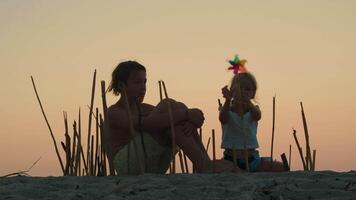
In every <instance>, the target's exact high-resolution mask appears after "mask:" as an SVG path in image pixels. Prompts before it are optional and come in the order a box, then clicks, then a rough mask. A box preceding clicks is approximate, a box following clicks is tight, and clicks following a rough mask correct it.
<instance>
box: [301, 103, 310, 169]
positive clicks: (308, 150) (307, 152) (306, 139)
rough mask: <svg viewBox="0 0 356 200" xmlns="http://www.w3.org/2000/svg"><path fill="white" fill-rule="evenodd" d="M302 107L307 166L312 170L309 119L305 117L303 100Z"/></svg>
mask: <svg viewBox="0 0 356 200" xmlns="http://www.w3.org/2000/svg"><path fill="white" fill-rule="evenodd" d="M300 107H301V113H302V119H303V127H304V134H305V143H306V157H307V159H306V162H307V168H308V169H309V170H310V169H311V168H312V166H313V162H312V157H311V151H310V142H309V132H308V124H307V120H306V118H305V113H304V108H303V102H300Z"/></svg>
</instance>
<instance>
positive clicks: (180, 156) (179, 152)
mask: <svg viewBox="0 0 356 200" xmlns="http://www.w3.org/2000/svg"><path fill="white" fill-rule="evenodd" d="M178 156H179V162H180V169H181V171H182V173H185V170H184V163H183V155H182V151H181V150H180V149H179V150H178Z"/></svg>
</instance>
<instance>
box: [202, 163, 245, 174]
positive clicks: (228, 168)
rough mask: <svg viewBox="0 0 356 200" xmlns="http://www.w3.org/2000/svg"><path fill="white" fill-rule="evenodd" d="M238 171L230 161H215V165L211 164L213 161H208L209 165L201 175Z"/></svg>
mask: <svg viewBox="0 0 356 200" xmlns="http://www.w3.org/2000/svg"><path fill="white" fill-rule="evenodd" d="M239 171H240V169H239V168H238V167H237V166H235V165H234V164H233V163H232V162H230V161H227V160H215V163H213V161H210V164H209V165H208V167H206V168H205V169H204V170H203V171H202V173H223V172H239Z"/></svg>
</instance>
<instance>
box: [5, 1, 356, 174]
mask: <svg viewBox="0 0 356 200" xmlns="http://www.w3.org/2000/svg"><path fill="white" fill-rule="evenodd" d="M355 9H356V1H353V0H341V1H331V0H329V1H327V0H311V1H307V0H300V1H282V0H272V1H248V2H247V1H236V0H231V1H206V0H204V1H163V0H160V1H158V0H157V1H134V0H133V1H63V0H53V1H44V0H38V1H35V0H27V1H20V0H1V1H0V33H1V37H0V69H1V73H0V84H1V86H0V94H1V96H2V97H1V100H0V101H1V102H0V128H1V133H0V159H1V164H0V175H2V174H7V173H11V172H15V171H18V170H25V169H27V168H28V167H29V166H31V164H32V163H33V162H34V161H35V160H36V159H38V158H39V157H42V159H41V160H40V161H39V163H38V164H37V165H36V166H35V167H34V168H33V169H32V170H31V174H32V175H35V176H49V175H60V174H61V173H60V167H59V164H58V161H57V157H56V155H55V152H54V148H53V144H52V140H51V138H50V134H49V131H48V129H47V127H46V124H45V122H44V119H43V117H42V114H41V112H40V108H39V106H38V103H37V100H36V97H35V94H34V91H33V89H32V85H31V80H30V76H31V75H33V76H34V78H35V81H36V83H37V89H38V91H39V94H40V97H41V98H42V102H43V104H44V108H45V111H46V114H47V117H48V119H49V121H50V123H51V125H52V128H53V131H54V133H55V136H56V138H57V141H60V140H63V133H64V125H63V117H62V112H63V111H64V110H65V111H67V112H68V116H69V120H70V122H71V123H72V122H73V120H75V119H76V117H77V115H78V114H77V112H78V108H79V107H81V108H82V110H83V115H84V116H86V117H84V119H85V120H86V119H87V113H88V109H87V105H88V104H89V102H90V91H91V80H92V76H93V72H94V69H97V71H98V74H97V77H98V81H99V80H105V81H106V82H109V81H110V75H111V71H112V70H113V69H114V67H115V66H116V65H117V64H118V63H119V62H120V61H125V60H136V61H139V62H141V63H142V64H144V65H145V66H146V68H147V71H148V72H147V73H148V79H149V80H148V85H147V87H148V91H147V95H146V99H145V101H146V102H148V103H152V104H156V103H157V102H158V100H159V93H158V84H157V81H158V80H160V79H163V80H165V82H166V85H167V88H168V92H169V95H170V96H171V97H173V98H175V99H177V100H180V101H183V102H185V103H186V104H187V105H188V106H189V107H199V108H201V109H202V110H203V111H204V113H205V117H206V120H205V125H204V129H203V130H204V131H203V133H204V134H205V137H204V141H205V142H206V141H207V140H208V137H209V136H210V132H211V129H213V128H214V129H216V130H217V135H218V139H217V142H218V143H220V141H221V140H220V137H219V136H220V125H219V122H218V112H217V98H221V91H220V89H221V88H222V87H223V86H224V85H226V84H228V83H229V81H230V78H231V77H232V75H231V73H229V72H227V71H226V68H227V67H228V63H227V60H228V59H230V58H232V57H233V56H234V55H235V54H239V55H240V57H241V58H244V59H247V60H248V63H247V68H248V69H249V70H250V71H251V72H252V73H253V74H254V75H255V76H256V78H257V81H258V84H259V89H258V91H257V101H258V103H259V105H260V107H261V109H262V120H261V121H260V124H259V132H258V138H259V142H260V146H261V148H260V151H261V154H262V155H266V156H268V155H269V152H270V144H271V129H272V97H273V96H274V95H276V96H277V99H276V102H277V106H276V107H277V108H276V109H277V111H276V112H277V113H276V132H275V135H276V138H275V153H274V155H277V156H278V155H279V154H281V153H283V152H286V153H287V152H288V150H289V145H290V144H292V145H293V147H292V169H293V170H300V169H302V166H301V161H300V159H299V155H297V149H296V147H295V142H294V140H293V137H292V128H295V129H296V130H297V134H298V136H299V140H300V141H301V143H302V144H303V147H304V137H303V134H304V132H303V127H302V120H301V115H300V106H299V102H300V101H303V104H304V108H305V112H306V116H307V120H308V125H309V133H310V141H311V145H312V149H316V150H317V158H316V159H317V163H316V168H317V170H334V171H349V170H352V169H353V170H355V169H356V157H355V156H352V155H353V153H354V152H355V151H356V145H355V144H356V137H355V134H356V126H355V124H354V123H355V119H356V104H355V102H356V90H355V89H354V87H355V86H356V79H355V78H354V74H355V73H356V68H355V63H356V56H355V53H356V26H355V24H356V13H355ZM98 83H99V82H98ZM99 91H100V90H99V89H98V90H97V93H98V92H99ZM115 101H116V98H115V97H114V96H113V95H111V94H109V96H108V104H112V103H114V102H115ZM95 104H96V106H99V107H101V100H100V95H97V98H96V99H95ZM83 129H84V130H86V129H87V126H85V124H84V126H83ZM218 149H219V150H218V156H221V150H220V148H218ZM278 159H279V156H278Z"/></svg>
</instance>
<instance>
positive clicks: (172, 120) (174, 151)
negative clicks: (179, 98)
mask: <svg viewBox="0 0 356 200" xmlns="http://www.w3.org/2000/svg"><path fill="white" fill-rule="evenodd" d="M161 83H162V86H163V91H164V94H165V97H166V99H168V98H169V97H168V93H167V88H166V84H165V83H164V81H162V80H161ZM167 107H168V115H169V121H170V127H171V135H172V162H173V163H172V173H173V174H175V173H176V163H175V161H176V158H175V153H176V133H175V129H174V124H173V122H174V119H173V113H172V105H171V103H170V101H167Z"/></svg>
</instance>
